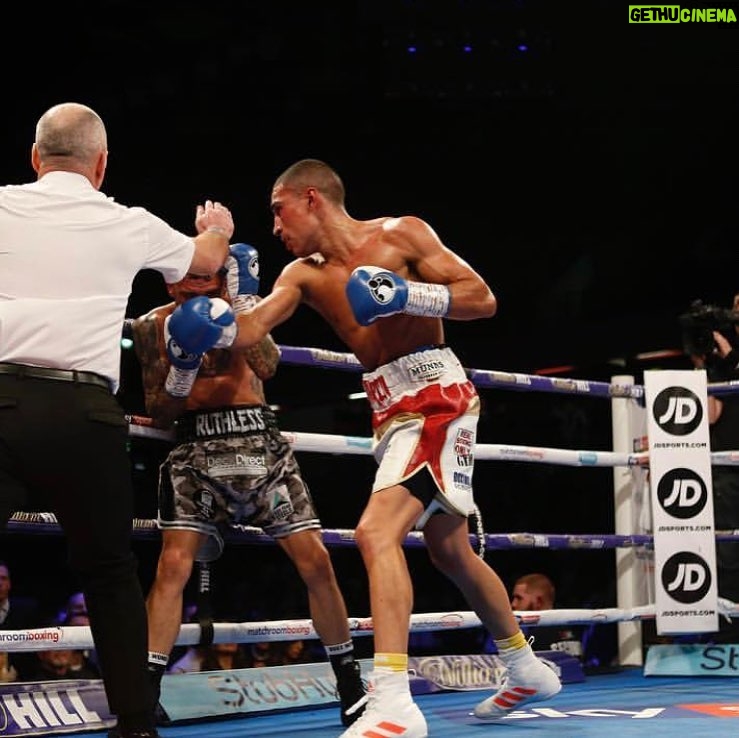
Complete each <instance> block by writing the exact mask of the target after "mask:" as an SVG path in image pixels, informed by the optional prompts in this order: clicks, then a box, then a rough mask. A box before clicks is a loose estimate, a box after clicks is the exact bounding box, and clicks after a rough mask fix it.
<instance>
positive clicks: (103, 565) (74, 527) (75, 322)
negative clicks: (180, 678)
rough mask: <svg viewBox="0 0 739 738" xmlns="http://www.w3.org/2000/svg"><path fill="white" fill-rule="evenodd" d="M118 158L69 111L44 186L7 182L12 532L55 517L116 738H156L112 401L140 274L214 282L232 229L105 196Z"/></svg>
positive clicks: (43, 142)
mask: <svg viewBox="0 0 739 738" xmlns="http://www.w3.org/2000/svg"><path fill="white" fill-rule="evenodd" d="M107 158H108V151H107V135H106V131H105V125H104V123H103V121H102V120H101V118H100V117H99V116H98V115H97V113H95V111H93V110H91V109H90V108H89V107H86V106H85V105H81V104H78V103H72V102H67V103H62V104H60V105H55V106H54V107H52V108H50V109H49V110H47V111H46V112H45V113H44V114H43V115H42V116H41V118H40V120H39V121H38V124H37V126H36V140H35V142H34V144H33V148H32V152H31V163H32V166H33V169H34V170H35V172H36V175H37V178H36V181H35V182H31V183H28V184H22V185H7V186H4V187H0V525H2V526H3V528H4V527H5V526H6V524H7V521H8V518H9V517H10V516H11V515H12V513H13V512H15V511H16V510H23V509H25V508H26V507H27V506H28V505H29V504H32V505H34V506H39V505H41V506H43V507H44V508H45V507H46V506H48V509H51V510H52V511H53V512H54V513H55V515H56V517H57V520H58V521H59V525H60V526H61V528H62V530H63V531H64V534H65V536H66V540H67V548H68V556H69V564H70V566H71V568H72V569H73V571H74V572H75V573H76V574H77V575H78V577H79V580H80V583H81V586H82V590H83V592H84V595H85V601H86V602H87V607H88V611H89V617H90V628H91V630H92V635H93V638H94V640H95V647H96V650H97V653H98V656H99V660H100V667H101V672H102V677H103V682H104V684H105V691H106V695H107V699H108V704H109V707H110V710H111V712H112V713H114V714H115V715H116V716H117V725H116V727H115V728H113V730H111V731H110V733H109V736H110V738H156V737H157V736H158V733H157V730H156V727H155V721H154V709H155V704H154V702H155V699H154V694H153V691H152V687H151V683H150V680H149V678H148V674H147V630H146V609H145V604H144V596H143V592H142V589H141V585H140V583H139V579H138V572H137V560H136V558H135V556H134V554H133V552H132V549H131V534H132V524H133V507H134V493H133V486H132V483H131V473H130V469H129V459H128V455H127V452H126V441H127V438H128V426H127V423H126V420H125V418H124V415H123V409H122V408H121V406H120V404H119V403H118V401H117V399H116V398H115V393H116V392H117V390H118V384H119V370H120V337H121V327H122V325H123V320H124V316H125V311H126V306H127V302H128V297H129V294H130V291H131V283H132V281H133V278H134V277H135V275H136V273H137V272H138V271H139V270H141V269H155V270H157V271H159V272H161V274H162V275H163V277H164V279H165V280H166V281H167V282H176V281H178V280H179V279H181V278H182V277H184V276H185V274H186V273H187V272H188V271H190V272H195V273H213V272H215V271H217V270H218V269H219V268H220V267H221V266H222V264H223V262H224V260H225V259H226V256H227V254H228V242H229V239H230V238H231V235H232V233H233V220H232V218H231V213H230V211H229V210H228V209H227V208H226V207H224V206H222V205H220V204H219V203H213V202H211V201H207V202H206V203H205V204H204V205H202V206H198V208H197V210H196V216H195V227H196V230H197V232H198V235H197V236H196V237H191V236H187V235H185V234H183V233H180V232H178V231H176V230H174V229H173V228H171V227H170V226H169V225H168V224H167V223H165V222H164V221H163V220H161V219H160V218H158V217H156V216H155V215H152V214H151V213H149V212H148V211H147V210H145V209H144V208H141V207H126V206H124V205H121V204H118V203H116V202H114V200H113V199H112V198H109V197H107V196H106V195H104V194H103V193H102V192H100V187H101V185H102V182H103V178H104V176H105V170H106V164H107ZM42 509H43V508H42Z"/></svg>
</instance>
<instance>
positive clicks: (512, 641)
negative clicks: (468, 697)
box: [473, 631, 562, 720]
mask: <svg viewBox="0 0 739 738" xmlns="http://www.w3.org/2000/svg"><path fill="white" fill-rule="evenodd" d="M496 645H497V646H498V656H499V658H500V660H501V661H502V662H503V664H504V665H505V667H506V675H505V677H503V683H502V685H501V687H500V689H499V690H498V691H497V692H496V693H495V694H494V695H492V696H491V697H488V698H487V699H486V700H483V701H482V702H481V703H480V704H479V705H477V707H475V710H474V713H473V714H474V715H475V717H477V718H480V720H497V719H499V718H502V717H505V716H506V715H508V714H510V713H511V712H513V711H514V710H519V709H521V708H522V707H524V706H525V705H528V704H530V703H532V702H540V701H541V700H547V699H549V698H550V697H554V695H555V694H557V693H558V692H559V691H560V690H561V689H562V682H561V681H560V680H559V677H558V676H557V675H556V674H555V673H554V671H553V670H552V669H551V668H550V667H549V666H547V664H546V663H544V662H543V661H542V660H541V659H539V658H538V657H537V656H536V654H535V653H534V652H533V650H532V649H531V645H530V644H529V643H527V642H526V639H525V637H524V635H523V633H521V632H520V631H519V632H518V633H517V634H516V635H515V636H513V637H511V638H507V639H505V640H502V641H496Z"/></svg>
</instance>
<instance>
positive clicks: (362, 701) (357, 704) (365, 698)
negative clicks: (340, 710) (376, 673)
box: [344, 694, 369, 715]
mask: <svg viewBox="0 0 739 738" xmlns="http://www.w3.org/2000/svg"><path fill="white" fill-rule="evenodd" d="M368 702H369V695H366V694H364V695H362V696H361V697H360V698H359V699H358V700H357V701H356V702H355V703H354V704H353V705H352V706H351V707H348V708H347V709H346V710H344V714H345V715H353V714H354V713H355V712H356V711H357V710H359V709H360V708H361V707H362V706H364V705H366V704H367V703H368Z"/></svg>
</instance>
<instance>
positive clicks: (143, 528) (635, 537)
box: [8, 512, 739, 551]
mask: <svg viewBox="0 0 739 738" xmlns="http://www.w3.org/2000/svg"><path fill="white" fill-rule="evenodd" d="M8 530H9V531H11V532H13V533H25V534H31V535H46V534H49V533H54V534H61V532H62V531H61V528H60V526H59V525H58V524H57V520H56V516H55V515H54V513H51V512H16V513H13V515H12V516H11V518H10V520H9V521H8ZM133 532H134V533H135V534H136V537H137V538H143V539H147V538H148V539H152V540H154V539H156V538H158V537H159V527H158V525H157V521H156V520H153V519H148V518H134V521H133ZM321 533H322V537H323V542H324V543H325V544H326V545H327V546H332V547H354V545H355V538H354V531H353V530H351V529H350V528H324V529H323V530H322V531H321ZM481 535H482V537H483V540H484V543H485V548H486V549H487V548H491V549H497V550H509V549H522V548H548V549H554V550H560V549H581V550H586V549H593V550H602V549H609V548H642V547H647V548H649V547H651V546H652V544H653V542H654V536H652V535H651V534H648V533H639V534H632V535H621V534H617V533H597V534H591V533H528V532H520V533H484V532H480V531H476V532H475V533H471V534H470V536H469V538H470V545H471V546H472V547H473V548H475V549H477V550H478V551H479V550H480V536H481ZM223 537H224V539H225V540H226V541H227V542H229V543H236V544H251V545H253V544H256V545H260V544H263V545H272V544H273V543H274V539H272V538H271V537H270V536H269V535H268V534H267V533H265V532H264V531H263V530H262V529H261V528H257V527H254V526H251V525H233V526H229V528H228V529H227V530H225V531H224V532H223ZM716 540H717V541H719V542H731V541H737V540H739V530H736V529H735V530H717V531H716ZM425 545H426V544H425V541H424V537H423V533H422V532H421V531H411V532H410V533H408V535H407V536H406V537H405V540H404V541H403V546H405V547H406V548H421V547H424V546H425Z"/></svg>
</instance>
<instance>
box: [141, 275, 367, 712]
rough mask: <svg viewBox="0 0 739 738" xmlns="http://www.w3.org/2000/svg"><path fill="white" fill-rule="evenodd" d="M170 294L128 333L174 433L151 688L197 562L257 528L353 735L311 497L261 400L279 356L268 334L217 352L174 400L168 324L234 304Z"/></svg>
mask: <svg viewBox="0 0 739 738" xmlns="http://www.w3.org/2000/svg"><path fill="white" fill-rule="evenodd" d="M168 290H169V293H170V295H171V297H172V298H173V302H172V303H170V304H168V305H164V306H162V307H159V308H155V309H153V310H152V311H150V312H149V313H147V314H146V315H144V316H142V317H140V318H138V319H137V320H136V321H134V323H133V333H134V345H135V348H136V353H137V355H138V357H139V361H140V363H141V367H142V374H143V383H144V393H145V398H146V409H147V412H148V413H149V415H150V416H151V417H152V418H153V419H154V421H155V423H156V424H157V425H158V426H160V427H170V426H171V425H172V424H173V423H174V426H175V431H176V446H175V447H174V448H173V449H172V451H171V452H170V454H169V456H168V457H167V459H166V461H165V462H164V464H163V465H162V467H161V470H160V485H159V518H158V523H159V526H160V528H161V531H162V550H161V553H160V556H159V562H158V565H157V573H156V578H155V580H154V583H153V584H152V587H151V590H150V592H149V596H148V599H147V611H148V619H149V662H150V670H151V673H152V675H153V679H154V680H155V684H156V685H157V687H158V686H159V683H160V681H161V676H162V674H163V672H164V670H165V668H166V665H167V663H168V660H169V654H170V652H171V650H172V648H173V646H174V644H175V641H176V638H177V635H178V633H179V628H180V625H181V615H180V614H181V612H182V597H183V591H184V589H185V586H186V585H187V582H188V580H189V579H190V575H191V573H192V568H193V563H194V561H196V560H200V561H212V560H213V559H215V558H218V557H219V556H220V555H221V553H222V551H223V538H222V536H221V531H222V530H223V529H224V528H226V527H228V526H230V525H253V526H259V527H260V528H262V529H263V530H264V531H265V532H266V533H268V534H269V535H270V536H272V537H273V538H274V539H275V540H276V542H277V543H278V545H279V546H280V547H281V548H282V549H283V550H284V551H285V552H286V553H287V555H288V556H289V557H290V559H291V560H292V561H293V563H294V564H295V566H296V568H297V570H298V572H299V574H300V576H301V577H302V579H303V581H304V582H305V584H306V586H307V588H308V602H309V607H310V615H311V618H312V619H313V625H314V627H315V630H316V632H317V633H318V635H319V637H320V638H321V641H322V643H323V645H324V647H325V649H326V653H327V656H328V659H329V661H330V662H331V665H332V668H333V671H334V673H335V675H336V681H337V688H338V694H339V698H340V703H341V720H342V723H343V724H344V725H350V724H351V723H352V722H353V721H354V720H356V719H357V718H358V717H359V716H360V714H361V713H362V710H363V708H364V700H363V698H364V687H363V685H362V680H361V677H360V670H359V664H358V662H357V661H355V659H354V649H353V642H352V639H351V634H350V631H349V622H348V617H347V611H346V605H345V603H344V599H343V597H342V594H341V592H340V590H339V587H338V583H337V581H336V575H335V572H334V569H333V566H332V563H331V559H330V557H329V554H328V551H327V550H326V548H325V546H324V544H323V541H322V537H321V523H320V520H319V518H318V516H317V514H316V511H315V508H314V505H313V500H312V499H311V496H310V492H309V490H308V487H307V485H306V484H305V482H304V480H303V478H302V476H301V473H300V469H299V467H298V463H297V461H296V459H295V456H294V455H293V453H292V450H291V448H290V446H289V444H288V443H287V441H286V440H285V438H284V437H283V436H282V435H281V434H280V431H279V428H278V424H277V419H276V417H275V414H274V412H273V411H272V410H271V409H270V408H269V407H268V406H267V404H266V402H265V398H264V390H263V386H262V380H265V379H268V378H269V377H271V376H272V375H273V374H274V371H275V369H276V367H277V364H278V361H279V349H278V348H277V346H276V345H275V343H274V341H273V340H272V338H271V337H270V336H267V337H266V338H265V339H264V340H262V341H260V342H259V343H258V344H256V345H255V346H253V347H250V348H249V349H246V350H238V351H230V350H226V349H213V350H211V351H209V352H207V353H206V354H205V355H204V356H203V357H202V363H201V364H200V366H199V369H196V370H195V371H197V376H196V378H195V379H194V382H193V384H192V387H191V389H190V391H189V394H188V395H187V396H184V397H181V396H180V397H173V396H172V395H171V394H170V393H169V392H168V391H167V376H168V373H169V372H170V363H169V361H168V358H167V352H166V350H165V341H164V335H165V319H166V318H167V316H168V315H170V314H171V313H172V312H173V310H174V309H175V307H176V306H177V305H180V304H182V303H183V302H185V301H186V300H189V299H191V298H193V297H196V296H198V295H206V296H209V297H221V298H223V299H229V297H228V290H227V287H226V280H225V278H224V275H223V274H219V275H213V276H210V277H198V276H195V275H187V276H186V277H185V279H183V280H182V281H181V282H178V283H176V284H173V285H169V286H168ZM352 708H354V709H352Z"/></svg>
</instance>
